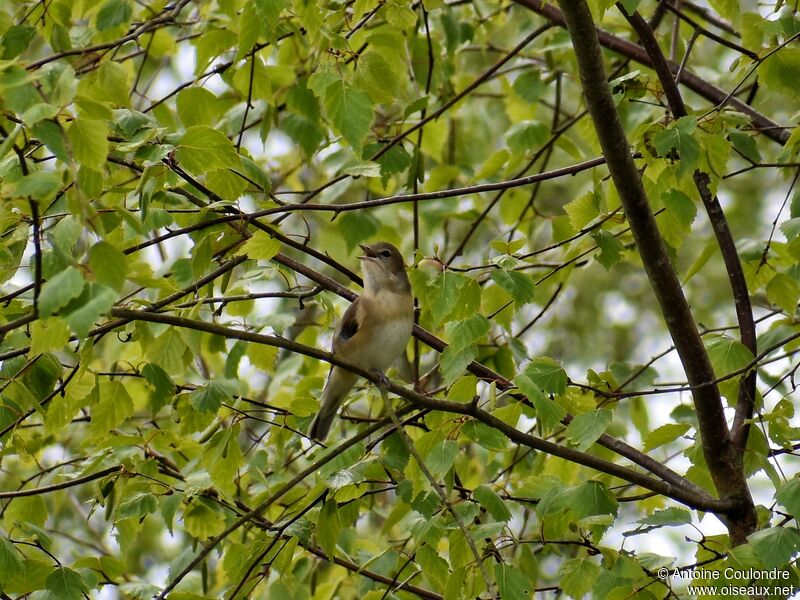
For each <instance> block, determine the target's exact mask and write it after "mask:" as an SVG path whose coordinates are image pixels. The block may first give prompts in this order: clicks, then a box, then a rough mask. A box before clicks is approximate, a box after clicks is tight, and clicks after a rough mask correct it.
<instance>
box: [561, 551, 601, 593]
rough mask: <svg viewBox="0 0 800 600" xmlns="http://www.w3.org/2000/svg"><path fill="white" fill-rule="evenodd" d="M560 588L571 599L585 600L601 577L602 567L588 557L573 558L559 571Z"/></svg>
mask: <svg viewBox="0 0 800 600" xmlns="http://www.w3.org/2000/svg"><path fill="white" fill-rule="evenodd" d="M559 575H561V581H560V582H559V583H560V587H561V589H562V590H564V592H566V594H567V595H568V596H570V597H571V598H583V597H584V596H585V595H586V594H588V593H589V592H590V591H591V590H592V589H593V588H594V584H595V582H596V581H597V578H598V577H599V576H600V567H599V566H598V565H597V564H595V562H594V560H593V559H591V558H588V557H585V558H571V559H569V560H567V561H565V562H564V563H563V564H562V565H561V568H560V569H559Z"/></svg>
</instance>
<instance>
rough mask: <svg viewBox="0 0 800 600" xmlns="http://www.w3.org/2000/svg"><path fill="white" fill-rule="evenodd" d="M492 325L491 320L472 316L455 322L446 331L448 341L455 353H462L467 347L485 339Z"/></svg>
mask: <svg viewBox="0 0 800 600" xmlns="http://www.w3.org/2000/svg"><path fill="white" fill-rule="evenodd" d="M490 328H491V323H489V319H487V318H486V317H484V316H483V315H478V314H476V315H472V316H471V317H468V318H467V319H464V320H463V321H454V322H451V323H448V324H447V326H446V328H445V331H446V332H447V339H448V341H449V342H450V347H452V348H453V351H454V352H460V351H461V350H463V349H464V348H466V347H467V346H471V345H472V344H476V343H477V342H478V341H479V340H480V339H481V338H483V337H484V336H485V335H486V334H487V333H489V329H490Z"/></svg>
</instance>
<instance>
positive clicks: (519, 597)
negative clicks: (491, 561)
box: [494, 563, 534, 600]
mask: <svg viewBox="0 0 800 600" xmlns="http://www.w3.org/2000/svg"><path fill="white" fill-rule="evenodd" d="M494 578H495V581H496V582H497V587H498V588H499V590H500V597H501V598H503V600H531V598H533V597H534V587H533V585H531V582H530V580H529V579H528V578H527V577H525V575H523V574H522V573H521V572H520V571H519V570H517V569H515V568H514V567H512V566H510V565H506V564H504V563H495V565H494Z"/></svg>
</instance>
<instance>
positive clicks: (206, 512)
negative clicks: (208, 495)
mask: <svg viewBox="0 0 800 600" xmlns="http://www.w3.org/2000/svg"><path fill="white" fill-rule="evenodd" d="M183 523H184V525H185V527H186V532H187V533H188V534H189V535H191V536H193V537H196V538H197V539H199V540H206V539H208V538H210V537H214V536H215V535H217V534H219V533H221V532H222V531H223V530H224V529H225V518H224V517H223V515H222V514H221V513H220V512H219V510H217V509H216V508H215V507H214V505H213V504H211V501H210V500H206V499H205V498H199V497H194V498H193V499H192V503H191V504H190V505H189V506H188V507H187V508H186V509H185V510H184V511H183Z"/></svg>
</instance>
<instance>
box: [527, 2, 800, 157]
mask: <svg viewBox="0 0 800 600" xmlns="http://www.w3.org/2000/svg"><path fill="white" fill-rule="evenodd" d="M514 2H516V3H517V4H519V5H521V6H524V7H526V8H529V9H530V10H532V11H534V12H536V13H538V14H540V15H542V16H544V17H546V18H548V19H550V20H551V21H552V22H554V23H556V24H557V25H560V26H562V27H564V26H565V24H566V21H565V19H564V13H563V12H562V11H560V10H558V9H557V8H556V7H555V6H553V5H552V4H547V3H546V2H545V1H544V0H514ZM563 8H564V7H563V5H562V10H563ZM593 29H594V34H593V36H594V37H595V39H597V40H599V42H600V44H602V45H603V46H604V47H605V48H608V49H609V50H613V51H614V52H618V53H620V54H622V55H623V56H626V57H628V58H630V59H631V60H634V61H636V62H638V63H640V64H642V65H645V66H647V67H652V66H653V65H652V63H651V62H650V58H649V57H648V56H647V52H645V51H644V49H643V48H641V47H640V46H637V45H636V44H633V43H631V42H629V41H627V40H623V39H622V38H619V37H617V36H615V35H613V34H611V33H608V32H607V31H603V30H602V29H599V28H594V26H593ZM668 64H669V69H670V72H672V73H677V72H678V70H679V69H680V65H678V64H676V63H674V62H672V61H669V63H668ZM681 83H682V84H684V85H685V86H686V87H688V88H689V89H690V90H692V91H693V92H695V93H697V94H699V95H701V96H702V97H703V98H705V99H706V100H708V101H709V102H713V103H714V104H715V105H716V106H717V107H718V108H722V107H723V106H725V105H726V104H728V105H730V106H731V107H732V108H733V109H734V110H736V111H738V112H741V113H744V114H745V115H747V116H748V117H749V118H750V121H751V123H752V124H753V126H754V127H755V128H756V129H758V130H759V131H760V132H761V133H762V134H763V135H765V136H767V137H768V138H770V139H771V140H773V141H775V142H777V143H779V144H781V145H783V144H785V143H786V141H787V140H788V139H789V130H788V129H787V128H785V127H782V126H781V125H779V124H778V123H776V122H775V121H772V120H771V119H769V118H768V117H766V116H765V115H763V114H761V113H760V112H758V111H757V110H755V109H754V108H753V107H752V106H750V105H748V104H747V103H746V102H743V101H741V100H739V99H738V98H736V97H729V94H728V93H727V92H725V91H724V90H721V89H720V88H718V87H717V86H715V85H713V84H711V83H709V82H708V81H706V80H705V79H703V78H702V77H700V76H699V75H696V74H694V73H692V72H691V71H687V70H685V69H684V71H683V73H682V75H681Z"/></svg>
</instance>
